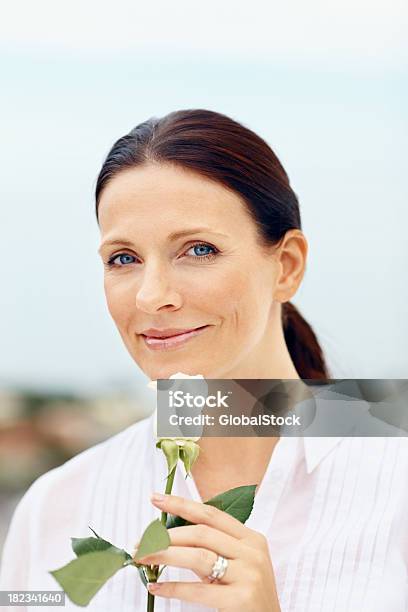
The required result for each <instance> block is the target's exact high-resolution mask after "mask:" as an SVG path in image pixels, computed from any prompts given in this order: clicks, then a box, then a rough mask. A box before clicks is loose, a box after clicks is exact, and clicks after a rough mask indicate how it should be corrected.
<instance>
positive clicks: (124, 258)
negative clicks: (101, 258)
mask: <svg viewBox="0 0 408 612" xmlns="http://www.w3.org/2000/svg"><path fill="white" fill-rule="evenodd" d="M117 259H118V260H119V261H120V263H116V260H117ZM134 259H135V258H134V257H133V255H129V254H128V253H119V255H114V256H113V257H111V258H110V259H109V260H108V262H107V266H120V267H122V266H126V265H127V264H130V263H134V261H133V260H134Z"/></svg>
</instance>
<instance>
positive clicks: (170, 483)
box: [161, 465, 177, 526]
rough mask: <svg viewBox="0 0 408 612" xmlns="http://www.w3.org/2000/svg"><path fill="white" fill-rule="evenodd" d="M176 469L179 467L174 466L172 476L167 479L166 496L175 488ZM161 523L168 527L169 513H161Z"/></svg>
mask: <svg viewBox="0 0 408 612" xmlns="http://www.w3.org/2000/svg"><path fill="white" fill-rule="evenodd" d="M176 468H177V465H175V466H174V468H173V469H172V470H171V472H170V474H169V475H168V477H167V482H166V489H165V491H164V492H165V494H166V495H170V493H171V490H172V488H173V482H174V476H175V475H176ZM161 522H162V524H163V525H164V526H166V522H167V512H162V513H161Z"/></svg>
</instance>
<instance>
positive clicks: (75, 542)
mask: <svg viewBox="0 0 408 612" xmlns="http://www.w3.org/2000/svg"><path fill="white" fill-rule="evenodd" d="M71 542H72V550H73V551H74V553H75V554H76V555H77V557H80V556H81V555H86V554H87V553H89V552H96V551H97V550H109V549H110V550H111V552H115V553H117V554H119V555H123V556H124V557H125V559H127V560H129V559H131V558H132V557H131V555H129V553H127V552H126V551H125V550H123V548H117V547H116V546H114V545H113V544H111V543H110V542H108V541H107V540H104V539H103V538H100V537H98V538H92V537H90V538H71Z"/></svg>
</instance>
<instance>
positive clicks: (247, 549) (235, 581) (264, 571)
mask: <svg viewBox="0 0 408 612" xmlns="http://www.w3.org/2000/svg"><path fill="white" fill-rule="evenodd" d="M152 503H153V504H154V505H155V506H157V508H160V510H162V511H165V512H168V513H171V514H175V515H178V516H181V517H183V518H185V519H187V520H188V521H190V522H191V523H194V525H185V526H183V527H174V528H173V529H169V536H170V541H171V545H170V546H169V547H168V548H167V549H166V550H163V551H159V552H158V553H155V554H153V555H148V556H146V557H143V558H141V559H138V561H139V563H144V564H148V565H171V566H175V567H184V568H188V569H191V570H192V571H193V572H194V573H195V574H196V575H197V576H198V577H199V578H201V582H158V583H152V584H150V585H149V591H150V592H151V593H152V594H154V595H158V596H159V597H171V598H176V599H181V600H183V601H189V602H193V603H199V604H202V605H205V606H208V607H210V608H217V609H219V610H220V612H240V611H242V612H255V611H256V612H279V611H280V607H279V601H278V597H277V593H276V587H275V577H274V573H273V568H272V562H271V559H270V556H269V550H268V543H267V540H266V538H265V536H264V535H262V534H261V533H258V532H257V531H254V530H252V529H249V528H248V527H245V525H243V524H242V523H240V521H238V520H237V519H235V518H234V517H232V516H230V515H229V514H227V513H226V512H223V511H221V510H218V509H217V508H214V507H212V506H208V505H206V504H202V503H198V502H195V501H191V500H188V499H185V498H183V497H178V496H176V495H160V494H154V495H153V496H152ZM217 555H221V556H223V557H225V558H226V559H227V560H228V567H227V570H226V572H225V574H224V576H223V578H222V579H220V580H217V581H215V582H213V583H211V581H210V580H209V579H208V576H209V575H210V574H211V571H212V567H213V565H214V563H215V561H216V560H217Z"/></svg>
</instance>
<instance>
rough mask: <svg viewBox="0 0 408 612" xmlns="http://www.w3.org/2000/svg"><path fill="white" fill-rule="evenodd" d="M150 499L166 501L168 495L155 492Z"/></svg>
mask: <svg viewBox="0 0 408 612" xmlns="http://www.w3.org/2000/svg"><path fill="white" fill-rule="evenodd" d="M150 499H151V500H152V502H164V501H166V495H162V494H161V493H153V494H152V496H151V498H150Z"/></svg>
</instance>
